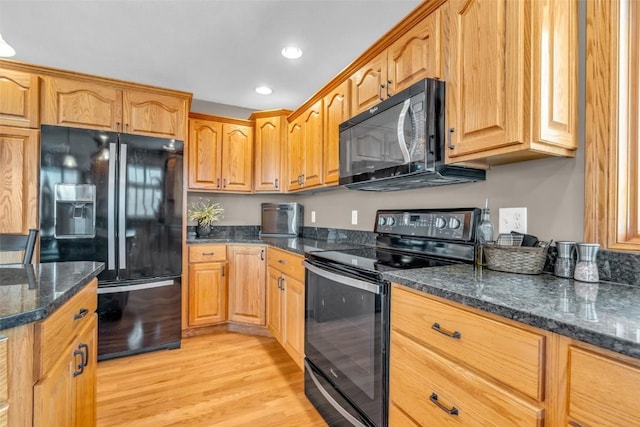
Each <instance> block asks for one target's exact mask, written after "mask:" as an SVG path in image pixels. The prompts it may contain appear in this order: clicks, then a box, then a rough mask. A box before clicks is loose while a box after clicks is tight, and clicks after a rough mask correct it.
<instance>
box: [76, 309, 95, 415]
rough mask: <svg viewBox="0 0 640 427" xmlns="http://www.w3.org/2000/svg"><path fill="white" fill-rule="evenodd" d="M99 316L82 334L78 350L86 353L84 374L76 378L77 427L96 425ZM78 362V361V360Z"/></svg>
mask: <svg viewBox="0 0 640 427" xmlns="http://www.w3.org/2000/svg"><path fill="white" fill-rule="evenodd" d="M97 321H98V320H97V314H93V315H92V319H91V320H90V322H89V324H88V325H87V326H86V327H85V329H84V330H83V332H81V333H80V335H79V336H78V339H77V345H76V347H75V348H76V349H77V350H78V351H81V352H83V353H84V356H83V358H84V359H83V360H84V363H83V368H82V373H81V374H80V375H78V376H76V377H75V388H74V389H75V405H74V413H75V426H76V427H94V426H95V425H96V417H97V414H96V386H97V383H96V377H97V366H98V357H97V355H98V341H97V333H98V328H97ZM76 360H77V359H76Z"/></svg>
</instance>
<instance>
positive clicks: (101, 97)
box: [42, 77, 124, 131]
mask: <svg viewBox="0 0 640 427" xmlns="http://www.w3.org/2000/svg"><path fill="white" fill-rule="evenodd" d="M43 81H44V95H43V96H44V99H43V103H42V105H43V107H42V123H43V124H50V125H60V126H71V127H80V128H89V129H97V130H107V131H112V130H113V131H122V130H123V129H124V128H123V127H122V90H121V89H120V88H118V87H115V86H109V85H105V84H100V83H91V82H85V81H81V80H71V79H64V78H58V77H44V79H43Z"/></svg>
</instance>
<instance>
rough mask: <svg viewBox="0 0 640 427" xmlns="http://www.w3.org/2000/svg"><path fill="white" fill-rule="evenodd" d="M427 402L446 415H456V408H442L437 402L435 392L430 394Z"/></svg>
mask: <svg viewBox="0 0 640 427" xmlns="http://www.w3.org/2000/svg"><path fill="white" fill-rule="evenodd" d="M429 400H430V401H431V402H432V403H433V404H434V405H436V406H437V407H438V408H440V409H442V410H443V411H444V412H446V413H447V414H449V415H458V408H456V407H455V406H452V407H451V409H449V408H447V407H446V406H444V405H443V404H442V403H440V402H439V401H438V395H437V394H436V393H435V392H433V393H431V396H429Z"/></svg>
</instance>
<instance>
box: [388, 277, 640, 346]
mask: <svg viewBox="0 0 640 427" xmlns="http://www.w3.org/2000/svg"><path fill="white" fill-rule="evenodd" d="M384 277H385V278H386V279H387V280H389V281H390V282H394V283H398V284H401V285H405V286H407V287H409V288H412V289H415V290H418V291H421V292H424V293H427V294H432V295H435V296H438V297H442V298H445V299H447V300H450V301H455V302H458V303H461V304H464V305H467V306H469V307H473V308H477V309H480V310H483V311H486V312H489V313H493V314H496V315H499V316H502V317H505V318H508V319H513V320H516V321H518V322H521V323H525V324H527V325H531V326H535V327H537V328H540V329H544V330H547V331H550V332H554V333H557V334H560V335H564V336H567V337H569V338H574V339H577V340H580V341H584V342H587V343H590V344H593V345H595V346H598V347H601V348H604V349H608V350H612V351H615V352H618V353H621V354H625V355H627V356H631V357H635V358H640V287H638V286H632V285H623V284H617V283H609V282H600V283H584V282H578V281H574V280H572V279H561V278H558V277H555V276H553V275H552V274H541V275H523V274H512V273H501V272H498V271H492V270H488V269H487V268H482V267H474V266H471V265H452V266H446V267H435V268H421V269H412V270H402V271H394V272H389V273H384Z"/></svg>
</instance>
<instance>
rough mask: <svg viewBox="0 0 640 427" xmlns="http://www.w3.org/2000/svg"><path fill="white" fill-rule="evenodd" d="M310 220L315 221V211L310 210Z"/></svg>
mask: <svg viewBox="0 0 640 427" xmlns="http://www.w3.org/2000/svg"><path fill="white" fill-rule="evenodd" d="M311 222H312V223H313V222H316V211H311Z"/></svg>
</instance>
